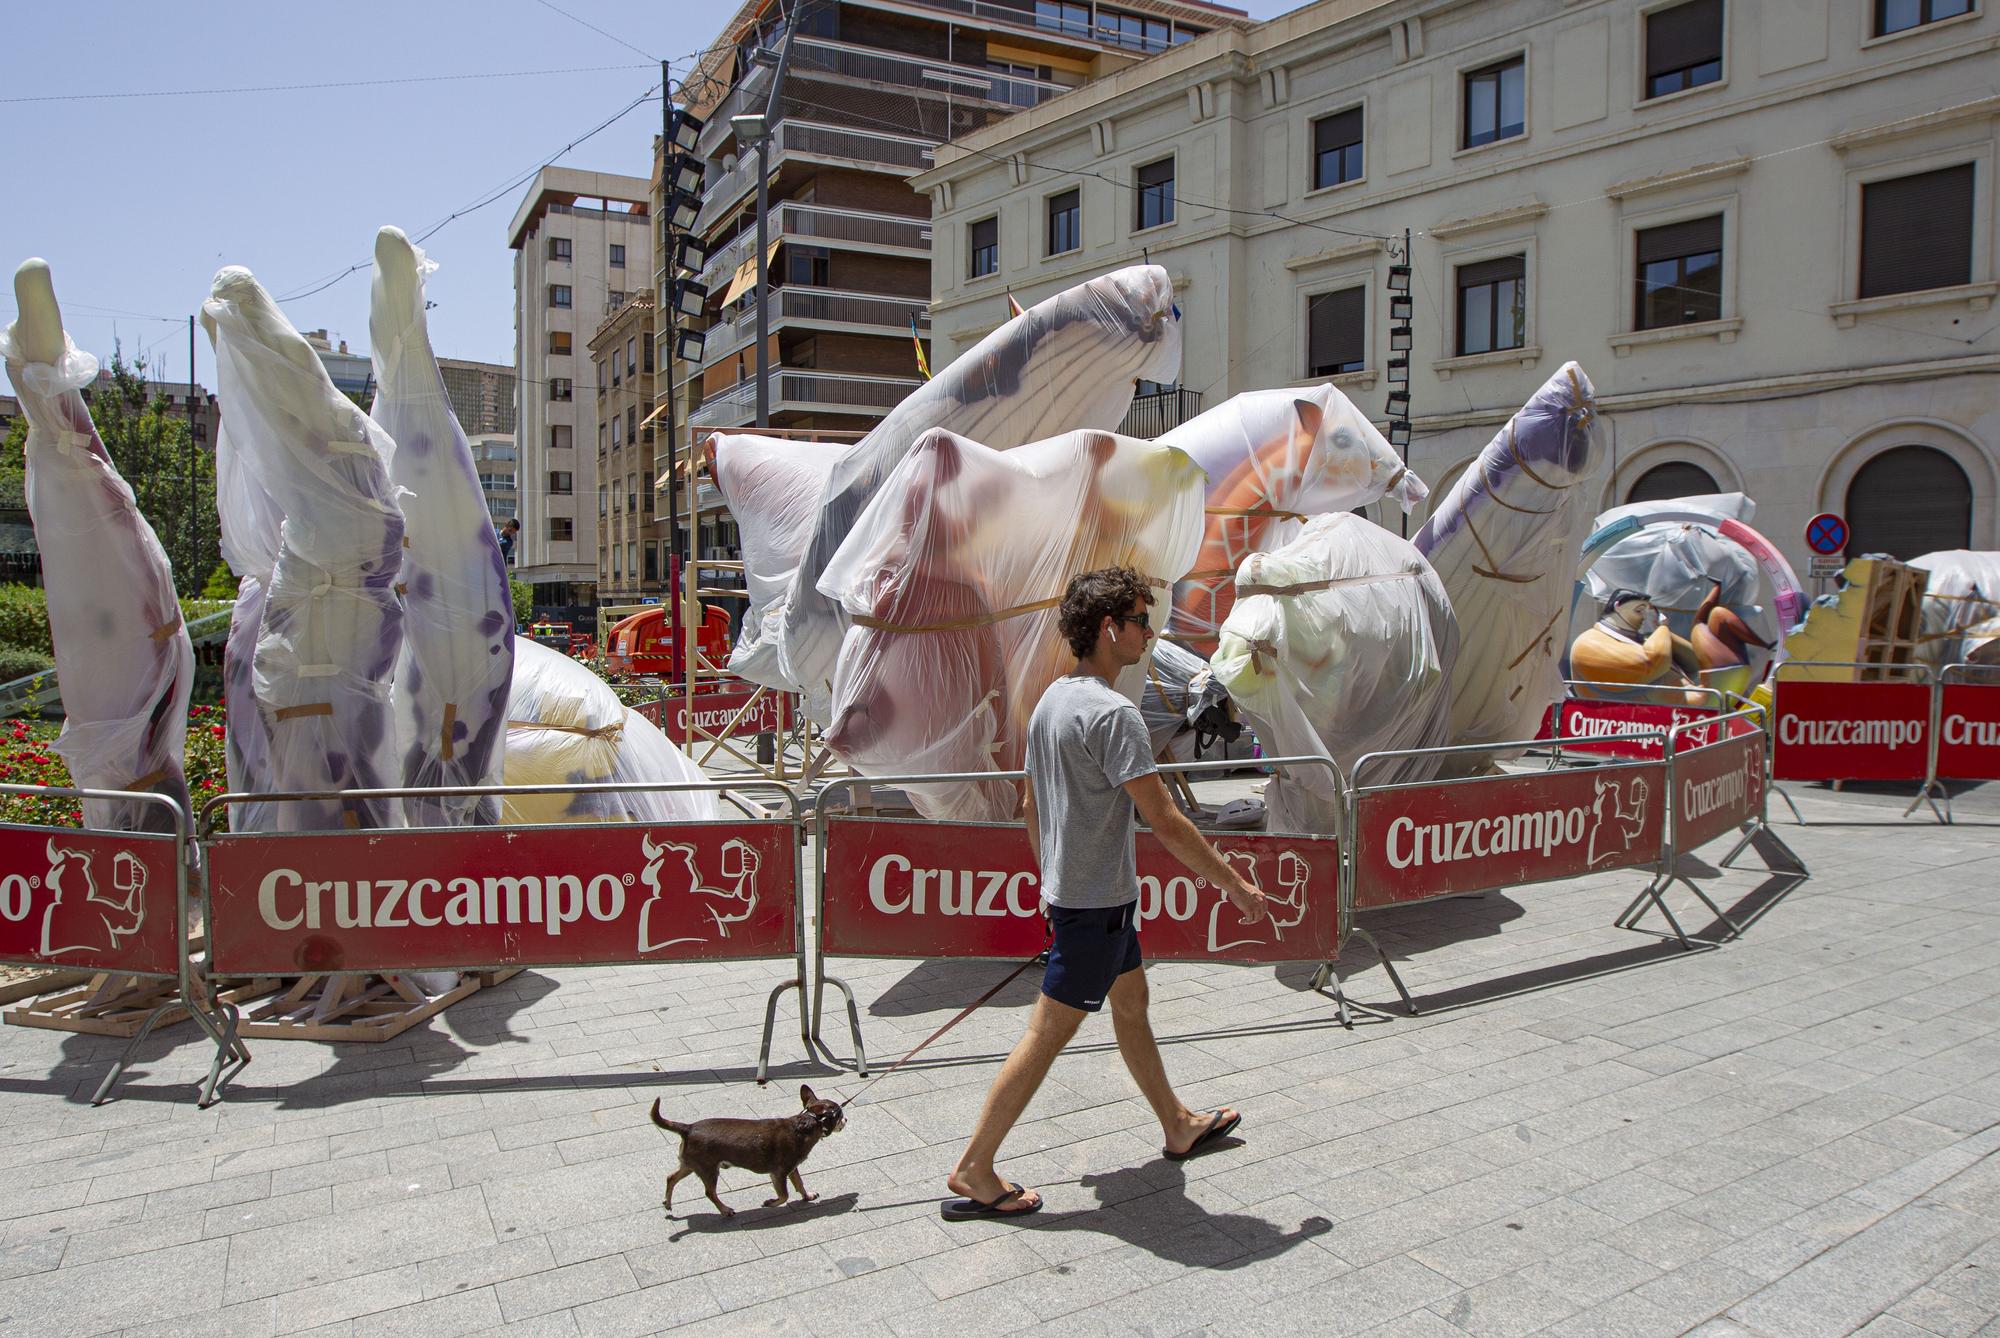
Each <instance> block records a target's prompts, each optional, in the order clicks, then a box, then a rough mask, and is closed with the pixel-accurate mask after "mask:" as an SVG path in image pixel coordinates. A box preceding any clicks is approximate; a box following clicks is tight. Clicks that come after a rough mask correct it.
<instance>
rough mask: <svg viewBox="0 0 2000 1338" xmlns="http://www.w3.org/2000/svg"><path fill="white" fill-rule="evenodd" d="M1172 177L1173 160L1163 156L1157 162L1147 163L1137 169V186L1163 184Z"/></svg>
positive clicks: (1142, 187)
mask: <svg viewBox="0 0 2000 1338" xmlns="http://www.w3.org/2000/svg"><path fill="white" fill-rule="evenodd" d="M1173 179H1174V160H1173V159H1171V158H1163V159H1161V160H1160V161H1159V162H1157V163H1147V164H1146V165H1145V166H1144V167H1142V168H1140V169H1139V186H1140V188H1141V189H1142V190H1143V189H1144V188H1145V187H1147V186H1164V185H1166V184H1167V183H1168V182H1170V181H1172V180H1173Z"/></svg>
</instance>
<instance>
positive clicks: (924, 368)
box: [910, 314, 931, 381]
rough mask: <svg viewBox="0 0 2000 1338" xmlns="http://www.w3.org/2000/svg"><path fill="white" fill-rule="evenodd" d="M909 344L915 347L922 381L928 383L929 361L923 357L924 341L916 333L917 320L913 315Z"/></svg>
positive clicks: (929, 373)
mask: <svg viewBox="0 0 2000 1338" xmlns="http://www.w3.org/2000/svg"><path fill="white" fill-rule="evenodd" d="M910 342H911V343H912V344H915V345H916V346H917V370H918V371H920V372H922V373H923V374H924V380H926V381H928V380H930V379H931V360H930V359H929V358H926V357H925V356H924V341H923V338H922V336H920V335H919V334H918V333H917V318H916V316H915V315H914V314H913V315H911V317H910Z"/></svg>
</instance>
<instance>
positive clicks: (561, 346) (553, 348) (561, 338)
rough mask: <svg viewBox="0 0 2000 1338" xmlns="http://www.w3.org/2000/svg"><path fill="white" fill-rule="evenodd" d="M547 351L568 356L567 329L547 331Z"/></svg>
mask: <svg viewBox="0 0 2000 1338" xmlns="http://www.w3.org/2000/svg"><path fill="white" fill-rule="evenodd" d="M549 352H550V353H554V354H560V355H563V356H565V357H566V356H568V354H569V331H567V330H551V331H549Z"/></svg>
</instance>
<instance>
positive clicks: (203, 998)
mask: <svg viewBox="0 0 2000 1338" xmlns="http://www.w3.org/2000/svg"><path fill="white" fill-rule="evenodd" d="M0 794H20V795H41V796H48V797H61V798H74V799H104V800H114V801H117V802H119V803H140V804H149V805H158V806H159V807H161V808H164V809H166V810H167V811H168V812H169V813H170V814H171V815H172V820H173V831H172V832H171V833H151V832H111V831H101V830H96V829H91V828H74V827H35V826H29V825H26V824H21V823H7V824H0V868H4V869H6V870H7V872H6V873H5V874H4V875H0V963H5V964H7V965H9V966H28V967H52V968H55V969H57V970H85V971H92V972H104V973H107V974H115V975H120V976H136V977H142V978H149V979H158V980H172V981H173V982H175V985H176V986H177V988H178V997H175V996H172V995H170V996H168V997H167V998H165V999H164V1000H163V1001H161V1002H159V1003H158V1004H156V1006H155V1007H154V1008H153V1010H152V1011H151V1012H150V1013H148V1014H147V1016H146V1020H145V1022H144V1023H143V1024H141V1026H140V1028H139V1030H138V1032H137V1034H135V1035H134V1036H133V1037H132V1039H131V1040H130V1042H128V1043H127V1044H126V1046H125V1049H124V1051H123V1052H122V1053H121V1054H120V1055H119V1056H118V1059H117V1062H116V1063H114V1064H113V1065H112V1066H111V1071H110V1072H109V1073H107V1074H105V1075H104V1081H103V1082H101V1083H99V1084H98V1087H97V1091H96V1093H95V1094H94V1095H92V1097H91V1098H90V1104H91V1105H93V1106H95V1105H101V1104H103V1102H104V1101H105V1099H106V1098H107V1097H109V1095H110V1093H111V1089H112V1087H113V1086H114V1085H115V1084H116V1083H117V1081H118V1079H119V1077H120V1076H122V1075H123V1074H124V1072H125V1069H126V1068H127V1066H129V1065H130V1064H131V1062H132V1057H133V1055H135V1054H136V1053H137V1052H138V1049H139V1045H140V1043H141V1042H142V1041H144V1040H145V1039H146V1037H147V1036H148V1035H149V1034H150V1033H151V1032H152V1030H153V1027H154V1026H155V1025H156V1024H157V1023H158V1022H159V1021H160V1019H161V1018H162V1017H163V1016H165V1015H166V1014H167V1013H168V1012H170V1011H172V1010H173V1009H176V1008H184V1009H186V1011H187V1013H188V1015H189V1016H191V1017H193V1018H194V1020H195V1022H196V1024H197V1025H198V1026H200V1028H201V1029H202V1031H203V1032H204V1033H205V1034H206V1035H207V1036H208V1037H209V1039H210V1040H212V1041H214V1042H215V1047H216V1052H215V1062H214V1063H213V1064H212V1065H211V1066H210V1068H209V1073H208V1081H207V1083H206V1084H205V1085H204V1087H203V1099H202V1104H203V1105H207V1104H208V1102H209V1101H210V1100H212V1099H213V1097H214V1090H215V1086H216V1083H217V1081H218V1077H219V1075H220V1074H221V1072H222V1069H223V1065H224V1063H225V1062H226V1061H227V1060H229V1059H230V1058H232V1057H236V1056H240V1057H241V1063H239V1064H238V1066H237V1067H239V1068H240V1067H241V1065H242V1064H243V1063H248V1062H249V1057H250V1056H249V1052H248V1051H247V1050H244V1049H243V1048H242V1043H241V1042H240V1041H237V1040H236V1039H235V1036H234V1032H233V1030H232V1029H231V1028H230V1027H229V1026H228V1025H227V1023H226V1022H218V1021H217V1020H216V1019H215V1018H214V1017H212V1016H210V1014H209V1011H208V1008H207V1006H206V1004H207V999H208V996H207V991H206V989H205V988H204V987H201V984H200V982H199V980H198V977H197V976H196V974H195V972H194V969H193V965H192V962H191V961H190V951H191V949H190V945H189V942H188V932H187V926H188V921H187V909H188V850H189V847H188V820H187V813H186V812H185V811H184V810H183V809H182V808H181V806H180V805H179V804H177V803H175V802H174V801H173V800H171V799H169V798H167V797H166V796H165V795H160V794H151V793H144V794H142V793H137V792H131V791H125V790H85V789H70V788H52V787H43V786H35V785H0ZM37 867H40V868H42V869H43V870H45V872H42V873H29V872H25V871H26V870H29V869H34V868H37ZM169 883H171V884H172V886H173V889H174V905H173V912H172V914H171V915H168V914H166V913H165V911H164V908H162V907H161V906H160V905H159V904H158V903H159V900H160V889H161V888H162V887H165V886H166V885H168V884H169Z"/></svg>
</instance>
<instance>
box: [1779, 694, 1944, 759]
mask: <svg viewBox="0 0 2000 1338" xmlns="http://www.w3.org/2000/svg"><path fill="white" fill-rule="evenodd" d="M1775 691H1776V693H1777V701H1776V703H1775V705H1774V707H1773V712H1772V714H1773V722H1772V742H1773V751H1772V763H1771V765H1772V776H1773V778H1774V779H1776V780H1781V781H1787V780H1797V781H1834V780H1867V781H1921V780H1924V779H1926V778H1927V777H1928V776H1929V773H1930V727H1931V685H1930V684H1929V683H1820V682H1811V681H1806V680H1803V679H1782V680H1780V681H1779V682H1778V684H1777V685H1776V688H1775Z"/></svg>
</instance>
